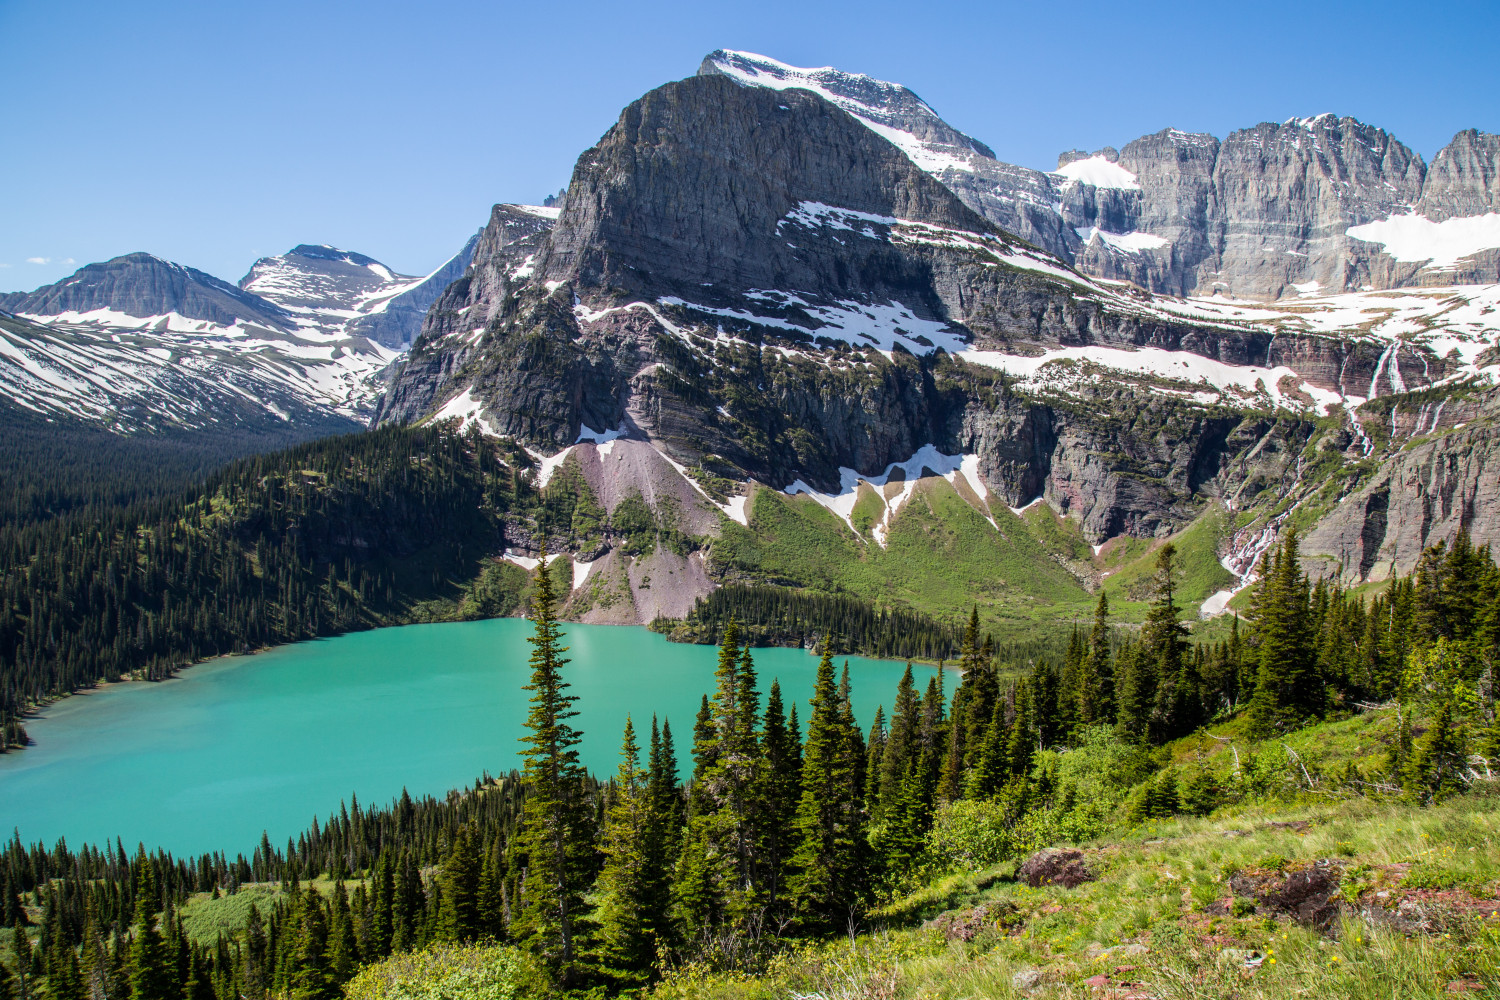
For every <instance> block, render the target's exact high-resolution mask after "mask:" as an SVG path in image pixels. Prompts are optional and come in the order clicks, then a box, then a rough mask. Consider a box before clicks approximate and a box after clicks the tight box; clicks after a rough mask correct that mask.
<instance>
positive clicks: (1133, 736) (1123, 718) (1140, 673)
mask: <svg viewBox="0 0 1500 1000" xmlns="http://www.w3.org/2000/svg"><path fill="white" fill-rule="evenodd" d="M1115 670H1116V673H1115V676H1116V677H1118V678H1119V682H1118V685H1117V687H1116V698H1115V711H1116V719H1117V725H1118V727H1119V730H1120V736H1121V738H1122V739H1125V740H1128V741H1130V742H1132V743H1142V744H1144V743H1146V742H1147V741H1148V740H1149V739H1150V725H1151V709H1152V706H1153V705H1155V703H1156V660H1155V659H1154V658H1152V657H1151V656H1149V655H1147V654H1146V653H1145V651H1144V649H1143V647H1142V645H1141V643H1138V642H1127V643H1126V644H1125V645H1124V646H1122V647H1121V648H1120V652H1119V655H1118V656H1117V657H1116V658H1115Z"/></svg>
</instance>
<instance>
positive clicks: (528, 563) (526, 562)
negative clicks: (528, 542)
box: [500, 549, 562, 573]
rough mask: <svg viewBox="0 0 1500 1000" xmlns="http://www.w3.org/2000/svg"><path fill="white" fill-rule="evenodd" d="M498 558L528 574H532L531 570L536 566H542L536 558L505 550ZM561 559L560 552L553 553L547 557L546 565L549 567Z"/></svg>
mask: <svg viewBox="0 0 1500 1000" xmlns="http://www.w3.org/2000/svg"><path fill="white" fill-rule="evenodd" d="M500 558H501V559H504V560H505V561H506V562H508V563H515V564H516V565H517V566H519V567H521V568H522V569H524V570H525V571H526V572H528V573H530V572H532V571H533V570H535V569H536V568H537V567H538V566H540V565H541V564H542V561H541V560H540V559H538V558H537V557H536V556H522V555H517V554H516V553H515V552H514V551H512V550H511V549H506V550H505V554H504V555H502V556H501V557H500ZM561 558H562V553H561V552H554V553H552V554H551V555H549V556H548V557H547V565H548V566H551V565H552V564H553V563H555V562H557V560H559V559H561Z"/></svg>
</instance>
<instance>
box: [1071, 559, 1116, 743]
mask: <svg viewBox="0 0 1500 1000" xmlns="http://www.w3.org/2000/svg"><path fill="white" fill-rule="evenodd" d="M1077 690H1078V722H1079V724H1080V725H1083V726H1097V725H1100V724H1105V725H1107V724H1109V723H1112V722H1114V719H1115V678H1114V672H1113V669H1112V667H1111V664H1110V648H1109V597H1108V595H1106V594H1105V593H1104V590H1103V588H1101V589H1100V590H1099V601H1098V603H1097V604H1095V605H1094V625H1093V628H1092V629H1090V631H1089V641H1088V648H1087V652H1086V655H1085V656H1084V658H1083V662H1082V664H1081V665H1080V666H1079V678H1078V685H1077Z"/></svg>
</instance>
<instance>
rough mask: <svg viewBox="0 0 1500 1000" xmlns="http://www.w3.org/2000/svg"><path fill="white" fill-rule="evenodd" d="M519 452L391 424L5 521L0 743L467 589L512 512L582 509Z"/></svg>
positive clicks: (395, 617)
mask: <svg viewBox="0 0 1500 1000" xmlns="http://www.w3.org/2000/svg"><path fill="white" fill-rule="evenodd" d="M131 454H133V452H131ZM527 464H529V459H525V458H524V456H522V457H521V458H520V459H519V460H518V458H517V456H516V455H515V454H513V453H509V452H505V451H504V446H503V445H501V444H499V443H496V442H492V441H488V440H485V439H482V438H479V437H477V436H472V435H471V436H467V437H459V436H456V435H453V434H451V433H448V432H447V431H445V430H443V429H433V428H422V427H418V428H406V427H386V428H381V429H378V430H375V431H370V432H368V433H361V434H354V435H348V436H344V437H337V438H329V439H325V440H322V441H318V442H315V443H311V444H304V445H300V446H298V447H295V448H291V449H289V450H286V451H283V452H279V453H276V454H272V455H261V456H256V457H252V458H247V459H241V460H239V461H236V462H233V463H230V464H229V465H227V466H225V467H224V468H221V469H219V470H218V471H216V472H213V473H212V474H210V475H208V476H207V478H206V479H205V480H204V482H203V483H202V484H201V485H198V486H195V487H192V488H188V489H182V490H178V491H176V492H173V493H171V494H169V495H166V496H161V495H155V494H152V493H151V492H150V491H149V490H147V489H146V488H145V487H144V486H140V487H139V490H138V492H136V493H133V492H132V491H136V490H137V485H136V484H135V480H134V479H129V480H128V482H126V483H125V485H122V486H121V487H120V488H121V489H122V490H125V492H126V494H128V495H132V496H134V495H139V496H141V497H144V498H143V499H136V500H134V501H133V502H130V503H125V504H111V503H107V502H105V501H104V500H102V499H101V500H98V501H97V502H90V503H88V504H85V505H83V506H81V507H80V508H79V509H77V510H73V511H64V512H62V513H59V514H57V515H56V516H52V517H48V518H41V519H38V518H32V519H29V520H27V519H22V520H17V521H14V522H8V523H5V524H4V525H3V526H0V752H3V751H4V749H5V748H6V747H7V746H15V745H18V744H23V743H24V742H25V732H24V729H22V728H21V718H22V716H23V714H24V713H25V711H27V710H28V709H29V708H30V707H32V706H34V705H37V704H40V703H42V702H44V701H46V700H47V699H50V698H53V697H57V696H59V695H63V694H67V693H71V692H73V691H77V690H79V689H81V688H85V687H89V686H92V685H94V684H97V683H99V682H102V681H113V680H118V679H120V678H123V677H132V676H133V677H139V678H143V679H147V680H154V679H160V678H162V677H165V676H167V675H168V674H170V673H171V672H172V671H174V670H176V669H177V668H179V667H181V666H184V665H186V664H190V663H193V662H196V661H198V660H201V659H204V658H207V657H211V656H218V655H223V654H226V653H235V652H242V651H245V650H249V649H255V648H259V647H263V646H269V645H274V644H278V643H285V642H295V641H298V640H301V639H308V638H314V637H317V636H324V635H332V634H337V633H340V632H346V631H350V630H353V629H361V628H368V627H371V626H374V625H379V624H387V623H390V622H393V621H399V620H402V619H403V617H404V616H406V615H408V614H409V613H410V611H411V609H412V608H413V607H414V606H416V605H419V604H420V603H421V602H423V601H428V600H432V599H434V598H447V599H450V600H460V599H462V598H463V597H464V596H465V591H464V589H463V586H464V583H465V582H466V581H470V580H474V579H476V578H478V577H479V576H480V575H481V567H482V559H483V557H484V556H486V555H487V554H489V553H491V552H494V551H498V550H499V548H501V547H503V539H504V535H503V531H504V527H503V519H504V517H505V516H506V515H507V514H511V513H515V514H519V515H520V516H522V517H525V518H532V519H535V520H536V521H538V522H539V523H540V524H541V526H542V529H543V530H544V531H545V530H548V529H549V528H551V527H552V526H553V523H554V522H557V521H559V520H562V521H564V522H566V521H567V520H568V518H569V517H570V515H571V514H572V508H573V507H574V506H576V501H575V500H573V499H572V498H570V497H565V496H563V495H562V493H561V491H554V492H556V495H549V496H543V495H541V494H540V493H539V492H538V491H537V490H535V489H534V488H533V487H532V484H531V481H530V480H529V479H528V478H527V477H525V476H524V475H521V474H520V471H519V470H520V469H524V468H525V466H526V465H527ZM553 508H567V509H565V510H561V512H560V513H559V511H556V510H553ZM564 530H566V529H564ZM478 603H481V602H476V608H477V607H478ZM476 613H477V612H476Z"/></svg>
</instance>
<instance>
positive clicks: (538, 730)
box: [513, 545, 592, 988]
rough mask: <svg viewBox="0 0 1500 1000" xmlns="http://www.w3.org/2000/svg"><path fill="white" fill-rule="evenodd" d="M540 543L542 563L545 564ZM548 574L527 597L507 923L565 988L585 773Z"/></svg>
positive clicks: (576, 903) (578, 898)
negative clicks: (514, 872) (523, 867)
mask: <svg viewBox="0 0 1500 1000" xmlns="http://www.w3.org/2000/svg"><path fill="white" fill-rule="evenodd" d="M546 559H547V552H546V546H545V545H543V547H542V565H543V566H544V567H545V566H546ZM555 604H556V597H555V595H554V593H553V589H552V578H551V576H550V575H549V574H547V573H545V572H543V573H539V574H538V575H537V584H536V591H535V594H534V596H533V598H532V629H533V634H532V635H531V636H530V637H529V638H528V640H527V641H528V642H530V643H531V646H532V653H531V683H530V684H528V685H526V688H525V690H527V691H530V692H531V711H530V713H529V714H528V715H527V718H526V729H527V730H528V732H529V735H527V736H524V737H522V740H521V742H522V743H524V744H525V746H526V749H525V750H523V751H522V756H523V757H524V758H525V768H524V772H523V773H524V780H525V781H526V784H527V788H528V797H527V800H526V807H525V817H524V821H523V825H522V828H521V834H520V840H521V843H522V845H523V848H524V850H525V852H526V860H527V873H526V886H525V906H524V908H523V909H522V912H521V919H520V920H519V921H518V924H519V926H518V927H516V928H513V930H516V931H518V932H519V936H520V937H521V938H522V939H523V940H525V941H526V942H527V943H528V945H529V946H530V948H531V950H532V952H533V953H534V954H536V955H538V956H539V957H541V958H542V960H543V961H544V962H545V963H546V964H547V965H549V966H550V967H551V968H552V970H553V971H554V973H555V975H556V977H557V980H558V982H559V983H560V984H561V985H562V986H563V987H564V988H571V987H572V985H573V984H574V983H575V982H576V981H577V979H578V974H579V969H578V954H577V943H576V942H575V940H574V925H575V923H576V922H577V920H578V919H579V917H580V916H582V915H583V910H584V892H585V891H586V890H587V887H588V879H589V860H590V859H589V855H590V854H591V852H592V847H591V844H590V840H591V837H590V830H589V828H588V816H587V813H586V811H585V802H584V798H583V795H584V779H585V774H584V770H583V767H582V765H580V764H579V762H578V750H577V746H578V744H579V742H580V741H581V740H582V734H581V733H579V732H578V730H576V729H575V728H574V727H573V726H572V725H571V724H570V723H569V721H568V720H569V719H572V718H573V717H574V716H576V715H577V714H578V713H577V711H576V710H575V709H574V708H573V703H574V702H575V701H576V698H575V696H573V695H570V694H568V693H567V692H568V686H569V685H568V682H567V681H566V680H564V679H563V667H564V666H566V665H567V663H568V660H567V659H566V658H565V657H564V656H563V654H564V653H566V652H567V647H565V646H562V645H561V644H560V641H559V640H560V638H561V634H560V632H559V631H558V627H557V618H556V613H555Z"/></svg>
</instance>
